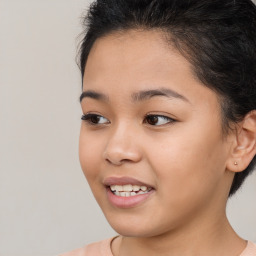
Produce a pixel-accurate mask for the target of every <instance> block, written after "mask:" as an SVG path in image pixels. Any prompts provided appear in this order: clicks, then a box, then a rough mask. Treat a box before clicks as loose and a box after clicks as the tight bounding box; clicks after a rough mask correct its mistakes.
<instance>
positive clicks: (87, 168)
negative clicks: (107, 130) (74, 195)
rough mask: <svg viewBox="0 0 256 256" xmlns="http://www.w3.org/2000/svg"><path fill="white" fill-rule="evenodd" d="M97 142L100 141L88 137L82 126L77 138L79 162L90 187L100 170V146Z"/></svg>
mask: <svg viewBox="0 0 256 256" xmlns="http://www.w3.org/2000/svg"><path fill="white" fill-rule="evenodd" d="M99 142H100V140H96V141H95V139H94V137H93V136H90V135H89V134H88V132H86V131H85V129H84V128H83V125H82V127H81V132H80V138H79V160H80V164H81V167H82V170H83V173H84V175H85V177H86V179H87V180H88V182H89V184H90V185H91V183H92V182H93V180H95V179H96V178H97V176H98V172H99V170H100V168H99V163H100V156H101V145H100V144H99Z"/></svg>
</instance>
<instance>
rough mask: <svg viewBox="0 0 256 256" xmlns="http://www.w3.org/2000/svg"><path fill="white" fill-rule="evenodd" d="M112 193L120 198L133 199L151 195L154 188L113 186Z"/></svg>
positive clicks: (128, 185)
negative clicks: (138, 196)
mask: <svg viewBox="0 0 256 256" xmlns="http://www.w3.org/2000/svg"><path fill="white" fill-rule="evenodd" d="M109 188H110V190H111V192H112V193H113V194H114V195H116V196H120V197H132V196H136V195H143V194H147V193H149V192H150V191H151V190H152V189H153V188H151V187H147V186H139V185H131V184H126V185H111V186H109Z"/></svg>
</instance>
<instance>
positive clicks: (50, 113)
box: [0, 0, 256, 256]
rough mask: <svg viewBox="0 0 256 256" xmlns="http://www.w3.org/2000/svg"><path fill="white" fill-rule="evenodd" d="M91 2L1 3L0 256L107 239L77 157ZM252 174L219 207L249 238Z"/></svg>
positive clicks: (253, 212) (254, 194)
mask: <svg viewBox="0 0 256 256" xmlns="http://www.w3.org/2000/svg"><path fill="white" fill-rule="evenodd" d="M89 2H90V1H85V0H73V1H71V0H69V1H68V0H0V31H1V32H0V46H1V48H0V49H1V50H0V256H15V255H16V256H30V255H31V256H32V255H36V256H43V255H55V254H58V253H61V252H65V251H69V250H71V249H74V248H78V247H81V246H83V245H85V244H87V243H90V242H93V241H96V240H100V239H104V238H107V237H110V236H113V235H115V232H114V231H112V229H111V228H110V227H109V225H108V224H107V222H106V220H105V219H104V216H103V214H102V213H101V211H100V209H99V207H98V206H97V204H96V202H95V201H94V199H93V197H92V194H91V192H90V189H89V187H88V185H87V183H86V180H85V178H84V176H83V173H82V171H81V170H80V166H79V161H78V136H79V128H80V116H81V110H80V107H79V102H78V98H79V95H80V92H81V91H80V90H81V81H80V73H79V70H78V67H77V66H76V63H75V56H76V47H77V44H78V42H79V40H78V39H77V36H78V35H79V33H80V32H81V26H80V17H81V14H82V12H83V11H84V10H86V9H87V7H88V3H89ZM255 199H256V174H254V175H253V176H251V177H250V179H248V180H247V182H246V183H245V185H244V186H243V189H242V191H240V192H239V193H238V194H237V195H236V196H235V197H234V198H233V199H232V200H231V201H230V202H229V205H228V215H229V218H230V221H231V223H232V224H233V226H234V228H235V230H237V232H238V233H239V234H240V235H241V236H242V237H244V238H246V239H249V240H253V241H255V242H256V203H255V202H256V200H255Z"/></svg>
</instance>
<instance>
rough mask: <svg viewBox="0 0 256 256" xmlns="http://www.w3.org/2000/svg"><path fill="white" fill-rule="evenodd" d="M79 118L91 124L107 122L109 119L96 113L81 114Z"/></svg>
mask: <svg viewBox="0 0 256 256" xmlns="http://www.w3.org/2000/svg"><path fill="white" fill-rule="evenodd" d="M81 119H82V120H83V121H86V122H88V123H89V124H92V125H97V124H109V120H108V119H107V118H105V117H104V116H101V115H97V114H86V115H82V117H81Z"/></svg>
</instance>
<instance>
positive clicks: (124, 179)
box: [103, 176, 153, 188]
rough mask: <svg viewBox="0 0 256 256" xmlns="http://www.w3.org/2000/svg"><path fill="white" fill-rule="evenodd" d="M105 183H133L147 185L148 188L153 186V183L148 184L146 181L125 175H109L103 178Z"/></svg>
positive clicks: (107, 184) (106, 184)
mask: <svg viewBox="0 0 256 256" xmlns="http://www.w3.org/2000/svg"><path fill="white" fill-rule="evenodd" d="M103 184H104V185H105V186H108V187H109V186H112V185H126V184H131V185H138V186H146V187H148V188H153V186H152V185H150V184H147V183H145V182H142V181H140V180H137V179H135V178H132V177H128V176H123V177H114V176H113V177H107V178H105V179H104V180H103Z"/></svg>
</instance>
